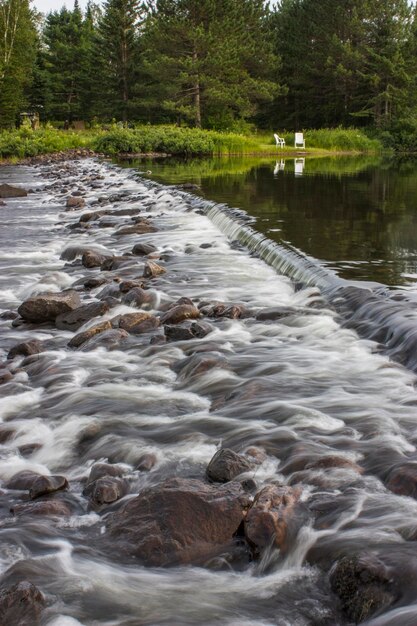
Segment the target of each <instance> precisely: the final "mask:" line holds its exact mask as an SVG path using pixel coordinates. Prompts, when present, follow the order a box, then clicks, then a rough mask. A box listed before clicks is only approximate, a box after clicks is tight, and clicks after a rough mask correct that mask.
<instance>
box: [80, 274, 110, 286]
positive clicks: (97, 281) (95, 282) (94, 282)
mask: <svg viewBox="0 0 417 626" xmlns="http://www.w3.org/2000/svg"><path fill="white" fill-rule="evenodd" d="M106 282H107V278H106V277H105V276H97V278H89V279H88V280H86V281H85V283H84V287H85V289H95V288H96V287H100V286H101V285H104V284H105V283H106Z"/></svg>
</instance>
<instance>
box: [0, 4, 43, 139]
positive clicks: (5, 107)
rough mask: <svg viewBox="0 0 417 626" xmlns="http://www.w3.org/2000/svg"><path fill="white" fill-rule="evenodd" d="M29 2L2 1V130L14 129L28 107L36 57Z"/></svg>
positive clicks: (0, 17) (0, 75)
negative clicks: (26, 92)
mask: <svg viewBox="0 0 417 626" xmlns="http://www.w3.org/2000/svg"><path fill="white" fill-rule="evenodd" d="M36 40H37V35H36V28H35V16H34V14H33V12H32V11H31V10H30V7H29V0H0V128H5V127H8V126H12V125H14V123H15V121H16V116H17V114H18V113H19V111H20V110H21V109H22V107H24V106H25V103H26V99H25V89H26V88H27V87H28V86H29V85H30V84H31V80H32V71H33V66H34V63H35V55H36Z"/></svg>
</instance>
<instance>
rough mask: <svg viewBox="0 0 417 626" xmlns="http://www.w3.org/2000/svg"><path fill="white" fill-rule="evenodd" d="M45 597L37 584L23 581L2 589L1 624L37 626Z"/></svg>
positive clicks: (6, 625)
mask: <svg viewBox="0 0 417 626" xmlns="http://www.w3.org/2000/svg"><path fill="white" fill-rule="evenodd" d="M44 606H45V598H44V596H43V594H42V593H41V592H40V591H39V589H38V588H37V587H35V585H33V584H32V583H30V582H28V581H26V580H25V581H22V582H20V583H17V584H16V585H13V587H10V589H2V590H1V591H0V624H4V626H36V625H37V624H39V622H40V618H41V613H42V609H43V607H44Z"/></svg>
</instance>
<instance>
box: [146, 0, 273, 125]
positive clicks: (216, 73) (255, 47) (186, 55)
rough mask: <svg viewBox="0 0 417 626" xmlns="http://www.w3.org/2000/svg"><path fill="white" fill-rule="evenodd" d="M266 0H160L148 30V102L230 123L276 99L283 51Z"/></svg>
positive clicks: (173, 112) (192, 118)
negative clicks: (276, 51)
mask: <svg viewBox="0 0 417 626" xmlns="http://www.w3.org/2000/svg"><path fill="white" fill-rule="evenodd" d="M264 4H265V3H264V2H263V0H222V2H219V0H157V2H156V4H155V7H154V8H153V9H152V10H151V12H150V14H149V17H148V19H147V22H146V28H145V31H144V36H143V60H144V69H145V72H146V74H147V77H148V82H149V86H150V89H149V105H150V106H151V107H152V109H153V110H154V111H155V112H156V113H157V114H158V111H161V108H162V111H164V112H165V114H168V115H169V116H174V118H176V119H178V120H185V121H187V122H191V123H193V124H194V125H195V126H197V127H201V126H202V125H203V126H206V127H215V128H218V129H219V128H230V127H233V124H234V121H235V120H239V119H246V118H248V117H251V116H252V115H253V114H254V113H255V111H256V106H257V104H260V103H262V102H265V101H270V100H272V96H273V94H274V93H276V92H277V85H276V84H274V82H273V81H272V76H273V72H274V70H275V68H276V64H277V59H276V57H275V56H274V55H273V51H272V45H271V43H270V41H269V37H268V32H267V11H266V9H265V6H264Z"/></svg>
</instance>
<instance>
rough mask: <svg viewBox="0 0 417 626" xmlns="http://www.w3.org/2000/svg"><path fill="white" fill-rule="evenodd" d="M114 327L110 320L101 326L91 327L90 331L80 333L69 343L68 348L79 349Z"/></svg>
mask: <svg viewBox="0 0 417 626" xmlns="http://www.w3.org/2000/svg"><path fill="white" fill-rule="evenodd" d="M111 329H112V325H111V322H110V321H109V320H106V321H105V322H100V324H96V325H95V326H91V328H88V330H85V331H83V332H82V333H78V334H77V335H75V337H73V338H72V339H71V341H69V342H68V346H69V347H70V348H79V347H80V346H82V345H83V344H84V343H86V342H87V341H89V340H90V339H92V338H93V337H95V336H96V335H98V334H99V333H103V332H105V331H106V330H111Z"/></svg>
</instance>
